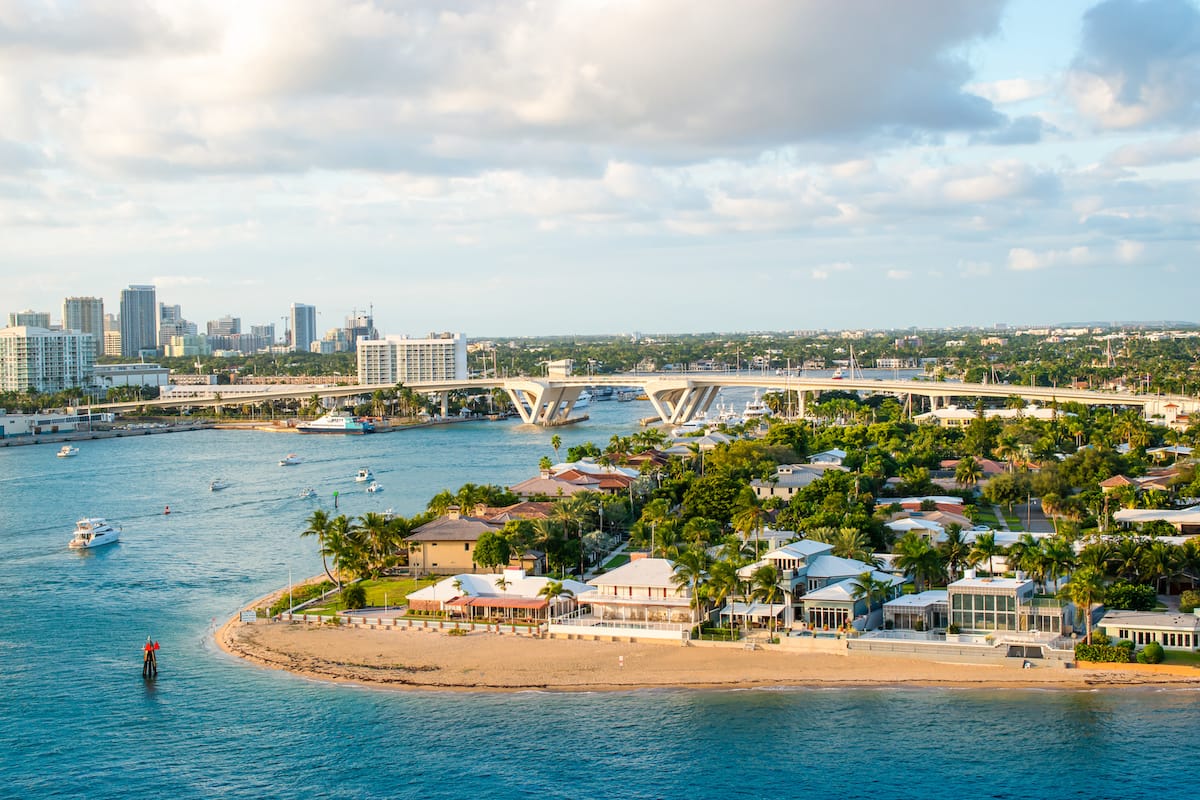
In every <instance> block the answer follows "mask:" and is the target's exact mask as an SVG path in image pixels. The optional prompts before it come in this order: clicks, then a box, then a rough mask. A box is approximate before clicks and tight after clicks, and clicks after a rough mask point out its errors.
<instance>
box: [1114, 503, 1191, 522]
mask: <svg viewBox="0 0 1200 800" xmlns="http://www.w3.org/2000/svg"><path fill="white" fill-rule="evenodd" d="M1113 519H1115V520H1116V521H1117V522H1151V521H1153V520H1156V519H1161V520H1163V521H1164V522H1170V523H1173V524H1185V525H1197V524H1200V506H1191V507H1190V508H1181V509H1179V510H1172V509H1167V508H1122V509H1121V510H1120V511H1118V512H1117V513H1115V514H1113Z"/></svg>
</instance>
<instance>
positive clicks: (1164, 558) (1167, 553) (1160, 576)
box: [1142, 542, 1179, 592]
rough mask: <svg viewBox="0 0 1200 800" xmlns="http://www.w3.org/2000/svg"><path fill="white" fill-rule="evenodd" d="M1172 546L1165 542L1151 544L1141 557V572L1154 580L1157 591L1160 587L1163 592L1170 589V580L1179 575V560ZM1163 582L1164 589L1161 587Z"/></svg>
mask: <svg viewBox="0 0 1200 800" xmlns="http://www.w3.org/2000/svg"><path fill="white" fill-rule="evenodd" d="M1175 550H1176V548H1175V546H1174V545H1170V544H1167V543H1166V542H1151V543H1150V545H1149V546H1147V547H1146V548H1145V551H1144V553H1143V555H1142V571H1143V573H1144V574H1145V575H1146V577H1148V578H1153V579H1154V587H1155V590H1156V591H1157V590H1158V589H1159V587H1162V590H1163V592H1166V591H1169V590H1170V588H1171V579H1172V578H1174V577H1175V576H1176V575H1178V574H1179V566H1178V564H1179V560H1178V557H1177V554H1176V552H1175ZM1164 582H1165V584H1166V585H1165V587H1164V586H1162V585H1163V583H1164Z"/></svg>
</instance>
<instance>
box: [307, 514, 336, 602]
mask: <svg viewBox="0 0 1200 800" xmlns="http://www.w3.org/2000/svg"><path fill="white" fill-rule="evenodd" d="M307 524H308V527H307V528H305V529H304V530H303V531H301V532H300V536H301V537H308V536H314V537H316V540H317V548H318V552H319V553H320V554H321V566H322V567H323V568H324V569H325V574H326V575H328V576H329V580H330V581H331V582H333V583H337V584H338V585H339V586H340V585H341V583H340V582H339V581H338V580H337V579H336V578H334V577H333V573H332V572H330V571H329V556H330V555H331V554H332V553H331V551H330V549H329V546H328V545H329V514H327V513H326V512H325V511H324V510H323V509H317V510H316V511H314V512H313V513H312V514H311V515H309V517H308V521H307Z"/></svg>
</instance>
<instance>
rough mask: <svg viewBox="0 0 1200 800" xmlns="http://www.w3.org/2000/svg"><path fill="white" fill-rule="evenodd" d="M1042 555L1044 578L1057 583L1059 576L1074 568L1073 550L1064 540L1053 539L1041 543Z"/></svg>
mask: <svg viewBox="0 0 1200 800" xmlns="http://www.w3.org/2000/svg"><path fill="white" fill-rule="evenodd" d="M1042 553H1043V557H1044V559H1045V564H1046V578H1047V580H1049V581H1050V582H1051V583H1055V584H1057V583H1058V578H1059V576H1062V575H1066V574H1067V573H1069V572H1070V571H1071V570H1072V569H1074V568H1075V548H1074V547H1072V546H1071V543H1070V542H1068V541H1067V540H1066V539H1061V538H1059V537H1057V536H1056V537H1054V538H1053V539H1046V540H1045V541H1044V542H1042Z"/></svg>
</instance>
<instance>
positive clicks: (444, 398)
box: [441, 392, 450, 419]
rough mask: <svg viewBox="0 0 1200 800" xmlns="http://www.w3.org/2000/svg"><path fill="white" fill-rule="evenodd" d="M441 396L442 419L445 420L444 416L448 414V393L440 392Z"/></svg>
mask: <svg viewBox="0 0 1200 800" xmlns="http://www.w3.org/2000/svg"><path fill="white" fill-rule="evenodd" d="M441 395H442V419H445V418H446V415H448V414H449V413H450V393H449V392H442V393H441Z"/></svg>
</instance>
